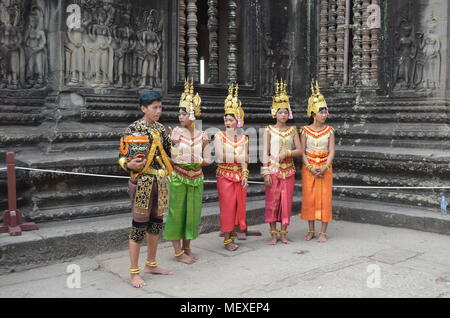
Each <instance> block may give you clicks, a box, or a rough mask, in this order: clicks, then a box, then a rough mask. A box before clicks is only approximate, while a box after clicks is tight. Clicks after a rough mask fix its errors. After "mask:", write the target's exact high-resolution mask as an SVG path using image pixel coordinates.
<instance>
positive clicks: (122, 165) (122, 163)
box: [118, 157, 128, 171]
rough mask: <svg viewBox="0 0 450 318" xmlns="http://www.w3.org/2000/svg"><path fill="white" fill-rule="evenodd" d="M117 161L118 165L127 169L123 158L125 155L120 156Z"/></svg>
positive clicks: (125, 160)
mask: <svg viewBox="0 0 450 318" xmlns="http://www.w3.org/2000/svg"><path fill="white" fill-rule="evenodd" d="M118 162H119V166H121V167H122V169H123V170H126V171H128V168H127V158H125V157H120V158H119V161H118Z"/></svg>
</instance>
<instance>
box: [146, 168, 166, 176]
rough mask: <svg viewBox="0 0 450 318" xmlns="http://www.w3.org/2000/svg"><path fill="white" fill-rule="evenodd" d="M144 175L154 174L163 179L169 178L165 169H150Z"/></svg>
mask: <svg viewBox="0 0 450 318" xmlns="http://www.w3.org/2000/svg"><path fill="white" fill-rule="evenodd" d="M144 173H145V174H153V175H155V176H158V177H161V178H163V177H167V176H168V173H167V170H165V169H152V168H149V169H147V170H145V171H144Z"/></svg>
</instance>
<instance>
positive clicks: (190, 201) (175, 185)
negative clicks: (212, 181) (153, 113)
mask: <svg viewBox="0 0 450 318" xmlns="http://www.w3.org/2000/svg"><path fill="white" fill-rule="evenodd" d="M200 107H201V98H200V96H199V95H198V93H197V94H195V95H194V84H193V83H189V82H185V85H184V92H183V94H182V95H181V98H180V104H179V108H180V110H179V114H178V119H179V121H180V124H181V127H180V126H178V127H176V128H174V129H173V130H172V131H171V138H172V142H173V147H172V151H171V158H172V162H173V168H174V170H173V173H172V175H171V177H170V200H169V214H168V215H167V221H166V225H165V227H164V239H165V240H169V241H172V244H173V248H174V251H175V254H174V256H175V258H176V260H177V261H179V262H182V263H185V264H193V263H195V262H196V261H197V259H198V258H197V257H196V256H195V255H194V254H193V253H192V250H191V246H190V244H191V240H194V239H196V238H197V237H198V235H199V227H200V218H201V211H202V197H203V171H202V166H207V165H209V164H210V163H211V152H210V147H209V141H208V136H207V134H206V133H205V132H203V131H201V130H197V129H195V120H196V116H197V117H198V116H200V114H201V108H200Z"/></svg>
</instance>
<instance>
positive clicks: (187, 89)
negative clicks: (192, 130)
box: [179, 81, 202, 120]
mask: <svg viewBox="0 0 450 318" xmlns="http://www.w3.org/2000/svg"><path fill="white" fill-rule="evenodd" d="M201 104H202V99H201V98H200V95H199V94H198V93H197V94H195V95H194V82H193V81H192V82H190V83H189V81H184V92H183V94H181V98H180V105H179V107H180V108H185V109H186V112H188V113H189V120H195V116H197V117H198V116H200V115H201V113H202V110H201Z"/></svg>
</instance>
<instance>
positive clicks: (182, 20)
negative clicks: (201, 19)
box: [178, 0, 186, 81]
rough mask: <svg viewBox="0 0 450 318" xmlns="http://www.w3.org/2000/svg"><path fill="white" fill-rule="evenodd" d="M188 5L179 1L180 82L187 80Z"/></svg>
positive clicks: (183, 1)
mask: <svg viewBox="0 0 450 318" xmlns="http://www.w3.org/2000/svg"><path fill="white" fill-rule="evenodd" d="M185 28H186V3H185V0H179V1H178V80H179V81H184V80H185V79H186V62H185V59H186V50H185V47H186V40H185V38H184V37H185V36H186V29H185Z"/></svg>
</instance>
